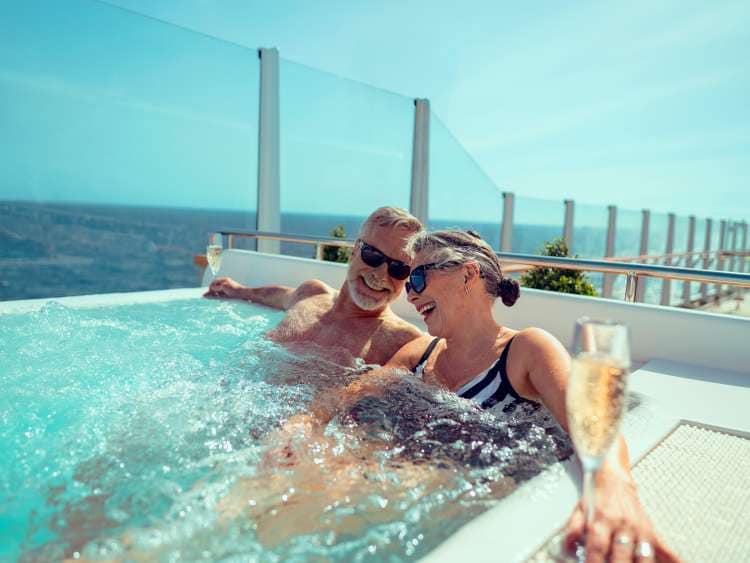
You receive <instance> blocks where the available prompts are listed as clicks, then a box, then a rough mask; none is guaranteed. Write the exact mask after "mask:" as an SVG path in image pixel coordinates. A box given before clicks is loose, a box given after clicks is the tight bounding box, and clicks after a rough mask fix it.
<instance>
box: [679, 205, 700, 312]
mask: <svg viewBox="0 0 750 563" xmlns="http://www.w3.org/2000/svg"><path fill="white" fill-rule="evenodd" d="M694 246H695V215H691V216H690V217H688V239H687V255H686V256H685V267H686V268H692V267H693V264H694V263H695V262H697V261H694V260H693V254H692V253H693V247H694ZM687 303H690V282H689V281H686V282H684V283H683V284H682V304H683V305H685V304H687Z"/></svg>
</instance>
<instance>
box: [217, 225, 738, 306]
mask: <svg viewBox="0 0 750 563" xmlns="http://www.w3.org/2000/svg"><path fill="white" fill-rule="evenodd" d="M216 232H217V233H220V234H222V235H224V236H227V237H228V247H229V248H232V247H233V246H234V237H245V238H258V239H269V240H278V241H282V242H291V243H301V244H310V245H314V246H315V248H316V252H315V255H316V258H320V256H321V250H322V247H324V246H338V247H352V246H353V245H354V241H353V240H351V239H341V238H333V237H318V236H308V235H295V234H288V233H272V232H265V231H255V230H237V229H231V230H230V229H226V230H218V231H216ZM721 253H722V254H724V255H732V256H738V257H747V256H750V252H732V251H722V252H721ZM496 254H497V257H498V258H499V259H500V260H501V261H502V262H506V263H512V264H524V265H527V266H536V267H541V268H557V269H561V270H577V271H585V272H599V273H604V274H614V275H624V276H626V278H627V284H626V287H625V301H630V302H632V301H635V296H636V291H637V287H638V282H639V281H640V279H641V278H657V279H662V280H682V281H691V282H692V281H694V282H702V283H714V284H727V285H732V286H735V287H742V288H750V274H744V273H740V272H727V271H715V270H699V269H694V268H680V267H676V266H661V265H655V264H640V263H634V262H619V261H615V260H614V259H612V258H608V259H606V260H590V259H585V258H560V257H555V256H539V255H535V254H515V253H512V252H496ZM693 254H699V253H693ZM643 258H648V259H656V258H657V257H656V256H644V257H643ZM627 259H629V260H632V259H633V258H632V257H629V258H627Z"/></svg>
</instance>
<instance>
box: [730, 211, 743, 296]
mask: <svg viewBox="0 0 750 563" xmlns="http://www.w3.org/2000/svg"><path fill="white" fill-rule="evenodd" d="M731 228H732V246H731V249H730V250H731V251H732V252H733V253H734V252H737V238H738V237H737V234H738V233H737V231H738V230H739V228H740V223H739V221H733V222H732V227H731ZM743 260H744V257H743ZM737 267H738V264H737V255H736V254H732V258H731V259H730V261H729V268H728V270H729V271H730V272H735V271H737ZM738 289H739V288H731V287H730V290H731V291H730V293H732V294H734V295H739V291H738Z"/></svg>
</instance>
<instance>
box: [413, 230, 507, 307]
mask: <svg viewBox="0 0 750 563" xmlns="http://www.w3.org/2000/svg"><path fill="white" fill-rule="evenodd" d="M407 251H408V252H409V253H410V254H412V255H416V254H418V253H420V252H427V253H428V255H429V262H430V263H433V264H435V266H436V268H437V269H441V268H446V269H448V268H450V267H452V266H460V265H462V264H466V263H467V262H476V263H477V265H478V266H479V272H480V275H481V276H482V278H483V279H484V288H485V290H486V291H487V293H489V294H490V295H491V296H492V297H500V298H501V299H502V300H503V303H505V304H506V305H507V306H508V307H510V306H511V305H513V303H515V302H516V300H517V299H518V297H519V294H520V287H519V285H518V282H517V281H515V280H513V279H511V278H508V277H505V276H504V275H503V268H502V266H501V265H500V260H498V258H497V255H496V254H495V251H494V250H492V247H491V246H490V245H489V244H487V243H486V242H485V241H484V240H482V237H481V236H479V234H478V233H476V232H475V231H463V230H459V229H449V230H445V231H433V232H427V231H422V232H418V233H415V234H414V235H412V236H411V237H410V238H409V240H408V242H407Z"/></svg>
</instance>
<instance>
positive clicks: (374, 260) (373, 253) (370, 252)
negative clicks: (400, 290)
mask: <svg viewBox="0 0 750 563" xmlns="http://www.w3.org/2000/svg"><path fill="white" fill-rule="evenodd" d="M359 255H360V256H361V257H362V262H364V263H365V264H367V265H368V266H370V267H371V268H377V267H378V266H380V265H381V264H382V263H383V262H387V263H388V275H389V276H391V277H392V278H394V279H397V280H405V279H406V278H408V277H409V272H411V267H409V265H408V264H404V263H403V262H402V261H401V260H395V259H393V258H391V257H390V256H386V255H385V254H383V253H382V252H381V251H380V250H378V249H377V248H375V247H374V246H372V245H369V244H367V243H366V242H364V241H363V240H361V239H360V241H359Z"/></svg>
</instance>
